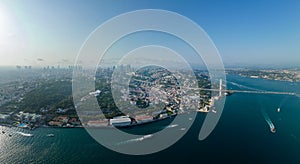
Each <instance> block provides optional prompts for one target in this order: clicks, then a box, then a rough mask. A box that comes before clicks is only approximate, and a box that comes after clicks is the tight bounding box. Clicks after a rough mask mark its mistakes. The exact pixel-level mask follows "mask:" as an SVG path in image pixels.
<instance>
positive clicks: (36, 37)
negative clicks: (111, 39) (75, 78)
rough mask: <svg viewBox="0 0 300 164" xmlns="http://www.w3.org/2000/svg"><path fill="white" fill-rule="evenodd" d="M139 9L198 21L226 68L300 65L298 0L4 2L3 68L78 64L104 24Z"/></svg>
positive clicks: (0, 0) (0, 7)
mask: <svg viewBox="0 0 300 164" xmlns="http://www.w3.org/2000/svg"><path fill="white" fill-rule="evenodd" d="M139 9H163V10H169V11H173V12H177V13H179V14H181V15H183V16H185V17H187V18H189V19H191V20H193V21H194V22H196V23H197V24H198V25H199V26H200V27H202V28H203V29H204V30H205V32H206V33H207V34H208V35H209V36H210V38H211V39H212V41H213V42H214V44H215V45H216V47H217V49H218V51H219V53H220V56H221V58H222V60H223V62H224V64H225V66H228V67H230V66H238V65H262V66H270V65H271V66H272V65H273V66H298V65H299V64H300V21H299V20H300V1H298V0H290V1H283V0H281V1H279V0H278V1H276V0H243V1H241V0H232V1H227V0H223V1H222V0H207V1H201V0H191V1H183V0H181V1H179V0H163V1H162V0H151V1H146V0H26V1H24V0H0V58H1V60H0V66H8V65H11V66H15V65H32V66H46V65H54V66H57V65H61V66H64V65H73V64H74V62H75V59H76V56H77V54H78V52H79V50H80V47H81V46H82V44H83V43H84V41H85V40H86V39H87V37H88V36H89V34H90V33H91V32H93V31H94V30H95V29H96V28H97V27H98V26H99V25H101V24H102V23H104V22H105V21H107V20H109V19H110V18H112V17H114V16H117V15H119V14H122V13H125V12H129V11H133V10H139ZM141 21H146V20H141ZM187 32H188V31H187Z"/></svg>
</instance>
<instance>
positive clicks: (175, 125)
mask: <svg viewBox="0 0 300 164" xmlns="http://www.w3.org/2000/svg"><path fill="white" fill-rule="evenodd" d="M177 126H178V124H172V125H168V126H166V128H175V127H177Z"/></svg>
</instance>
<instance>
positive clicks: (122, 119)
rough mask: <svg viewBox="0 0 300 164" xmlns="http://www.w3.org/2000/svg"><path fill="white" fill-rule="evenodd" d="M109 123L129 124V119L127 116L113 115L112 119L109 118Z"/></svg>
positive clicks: (117, 124)
mask: <svg viewBox="0 0 300 164" xmlns="http://www.w3.org/2000/svg"><path fill="white" fill-rule="evenodd" d="M109 121H110V122H109V123H110V125H113V126H128V125H130V124H131V119H130V118H129V117H128V116H119V117H114V118H113V119H110V120H109Z"/></svg>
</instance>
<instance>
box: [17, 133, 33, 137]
mask: <svg viewBox="0 0 300 164" xmlns="http://www.w3.org/2000/svg"><path fill="white" fill-rule="evenodd" d="M16 133H17V134H20V135H22V136H24V137H33V134H29V133H23V132H16Z"/></svg>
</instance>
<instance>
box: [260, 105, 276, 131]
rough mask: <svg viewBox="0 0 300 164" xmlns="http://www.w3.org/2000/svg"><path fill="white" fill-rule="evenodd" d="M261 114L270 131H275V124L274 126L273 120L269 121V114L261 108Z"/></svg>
mask: <svg viewBox="0 0 300 164" xmlns="http://www.w3.org/2000/svg"><path fill="white" fill-rule="evenodd" d="M262 115H263V116H264V119H265V121H266V122H267V123H268V125H269V127H270V131H271V132H272V133H275V132H276V130H275V126H274V124H273V122H272V121H271V119H270V117H269V115H268V114H267V113H266V112H265V111H264V110H262Z"/></svg>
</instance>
